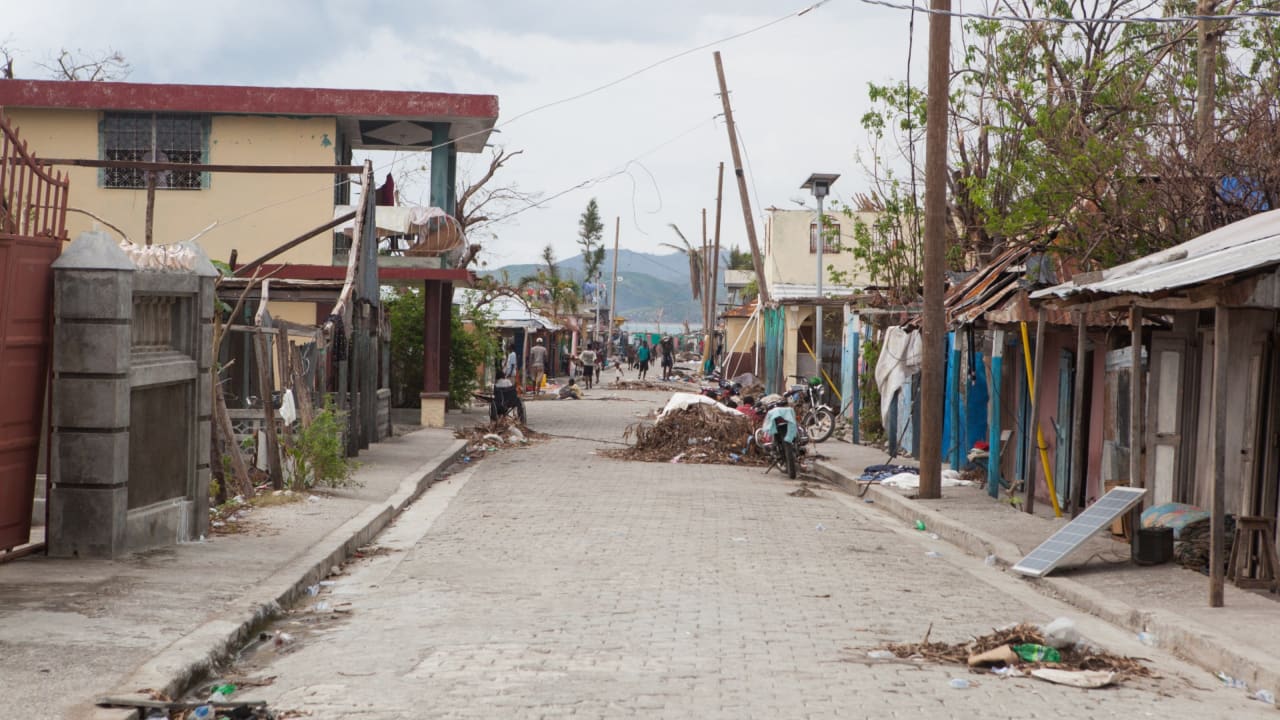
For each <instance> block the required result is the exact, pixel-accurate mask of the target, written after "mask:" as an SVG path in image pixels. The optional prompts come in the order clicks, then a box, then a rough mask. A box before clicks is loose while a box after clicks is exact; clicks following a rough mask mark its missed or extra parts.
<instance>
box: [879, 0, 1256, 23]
mask: <svg viewBox="0 0 1280 720" xmlns="http://www.w3.org/2000/svg"><path fill="white" fill-rule="evenodd" d="M859 1H860V2H863V3H865V4H867V5H880V6H882V7H887V8H893V9H894V10H913V11H915V12H922V13H928V14H930V15H942V16H945V17H953V18H963V19H968V20H991V21H995V22H1014V23H1024V24H1035V23H1055V24H1058V25H1156V24H1168V23H1185V22H1196V21H1199V20H1209V21H1221V20H1249V19H1255V20H1256V19H1262V18H1280V10H1245V11H1242V12H1236V13H1228V14H1225V15H1167V16H1159V17H1154V16H1138V15H1134V16H1131V17H1097V18H1068V17H1048V16H1046V17H1024V16H1021V15H990V14H987V13H975V12H960V11H954V10H934V9H933V8H927V7H921V6H917V5H915V4H911V5H907V4H905V3H899V2H891V1H890V0H859Z"/></svg>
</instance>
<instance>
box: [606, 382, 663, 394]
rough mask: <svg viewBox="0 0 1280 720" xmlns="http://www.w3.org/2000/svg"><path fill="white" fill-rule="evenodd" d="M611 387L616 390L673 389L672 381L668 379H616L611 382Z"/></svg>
mask: <svg viewBox="0 0 1280 720" xmlns="http://www.w3.org/2000/svg"><path fill="white" fill-rule="evenodd" d="M609 388H610V389H616V390H661V391H664V392H667V391H670V390H671V383H670V382H668V381H666V380H615V381H613V382H611V383H609Z"/></svg>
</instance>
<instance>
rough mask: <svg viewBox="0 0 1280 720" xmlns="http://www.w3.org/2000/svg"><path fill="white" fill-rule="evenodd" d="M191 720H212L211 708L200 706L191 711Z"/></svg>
mask: <svg viewBox="0 0 1280 720" xmlns="http://www.w3.org/2000/svg"><path fill="white" fill-rule="evenodd" d="M188 717H190V718H191V720H213V706H212V705H200V706H198V707H196V708H194V709H193V710H192V711H191V715H189V716H188Z"/></svg>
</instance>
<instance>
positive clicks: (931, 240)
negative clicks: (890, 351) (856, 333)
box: [919, 0, 951, 499]
mask: <svg viewBox="0 0 1280 720" xmlns="http://www.w3.org/2000/svg"><path fill="white" fill-rule="evenodd" d="M930 7H931V8H932V9H933V10H934V11H935V12H934V14H932V15H930V16H929V100H928V105H927V109H926V114H925V117H926V118H927V120H926V126H925V144H924V158H925V159H924V316H923V322H922V326H923V329H922V332H921V334H922V335H923V337H922V340H923V341H924V342H923V343H922V346H921V352H922V357H921V361H922V362H921V368H920V375H921V378H920V394H921V398H920V424H921V427H920V494H919V497H921V498H925V499H929V498H939V497H942V414H943V395H944V394H945V392H946V385H945V383H944V381H943V371H944V369H945V365H944V362H945V360H946V358H945V357H944V355H945V353H946V344H945V342H944V336H945V335H946V332H947V327H946V318H945V316H944V315H943V312H942V295H943V292H944V291H945V288H944V283H943V280H944V273H945V271H946V267H945V263H946V239H947V238H946V235H947V176H946V173H947V110H948V108H947V96H948V94H949V92H948V85H949V82H950V78H949V77H948V76H949V75H950V63H949V60H950V53H951V47H950V46H951V16H950V15H947V14H939V12H937V11H941V13H949V12H950V11H951V0H931V2H930Z"/></svg>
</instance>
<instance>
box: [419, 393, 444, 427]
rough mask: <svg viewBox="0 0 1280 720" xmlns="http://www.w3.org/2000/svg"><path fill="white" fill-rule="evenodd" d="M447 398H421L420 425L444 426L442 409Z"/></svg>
mask: <svg viewBox="0 0 1280 720" xmlns="http://www.w3.org/2000/svg"><path fill="white" fill-rule="evenodd" d="M446 402H447V398H435V397H424V398H422V426H423V427H444V410H445V403H446Z"/></svg>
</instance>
